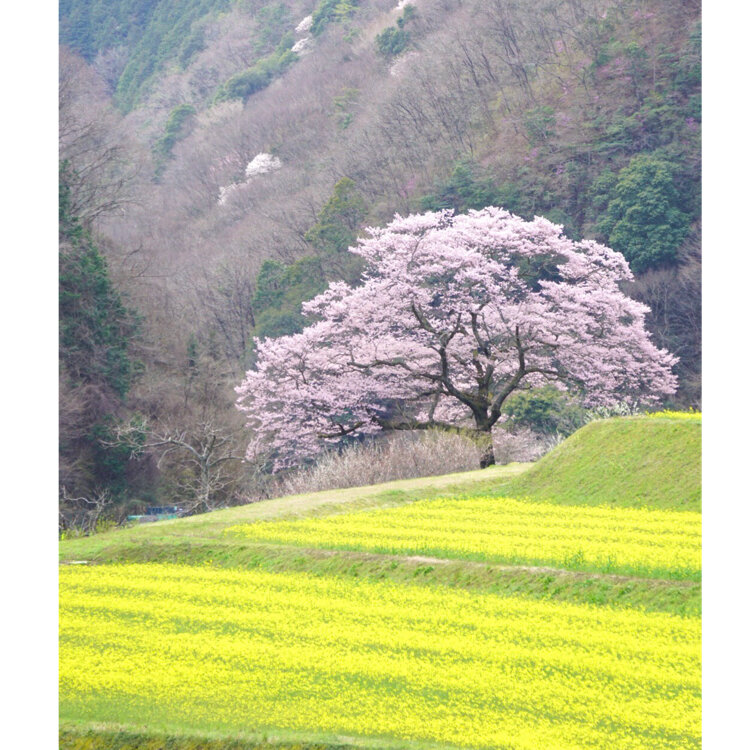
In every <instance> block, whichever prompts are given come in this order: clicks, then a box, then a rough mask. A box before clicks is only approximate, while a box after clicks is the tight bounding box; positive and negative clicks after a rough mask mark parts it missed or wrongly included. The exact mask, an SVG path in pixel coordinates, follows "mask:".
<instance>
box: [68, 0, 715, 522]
mask: <svg viewBox="0 0 750 750" xmlns="http://www.w3.org/2000/svg"><path fill="white" fill-rule="evenodd" d="M396 1H397V0H387V1H386V0H359V2H357V0H289V2H282V1H280V0H274V1H273V2H266V0H189V1H183V0H114V1H111V2H110V1H108V2H104V0H61V3H60V43H61V58H60V60H61V63H60V76H61V104H60V107H61V110H60V115H61V150H60V158H61V175H62V178H61V184H62V192H61V238H62V244H61V256H60V261H61V271H62V276H61V308H60V312H61V323H62V330H61V379H62V381H61V393H62V394H63V396H64V398H63V404H62V406H63V418H62V420H61V450H62V452H63V457H64V460H63V462H62V467H63V472H62V473H61V480H60V481H61V488H64V493H65V497H66V498H67V500H66V503H67V504H64V508H65V509H66V510H65V513H66V515H65V519H66V520H65V523H73V519H74V518H78V517H79V516H81V514H83V515H84V516H86V513H88V511H89V510H90V509H91V508H94V509H99V508H101V507H104V505H106V504H107V501H108V500H112V499H114V500H116V501H117V502H116V507H117V508H118V512H119V513H120V514H123V513H126V512H127V508H128V507H132V508H134V509H137V508H140V507H142V506H143V505H145V504H167V503H169V502H171V501H176V500H177V499H178V498H179V499H180V501H181V502H185V498H192V499H191V500H189V502H188V504H189V505H190V509H193V510H197V509H200V508H203V509H206V508H209V507H218V506H219V505H222V504H229V503H234V502H238V501H240V500H242V499H245V500H247V499H248V498H251V497H256V496H259V495H262V493H263V492H264V491H265V489H264V488H265V486H266V483H267V482H268V481H269V480H268V477H267V474H266V473H265V468H266V467H265V466H264V465H263V464H262V463H261V464H259V465H258V466H250V465H249V464H241V463H240V461H239V460H238V458H237V457H238V456H241V455H242V454H243V453H244V446H245V444H246V442H247V440H246V437H245V436H243V418H242V416H241V415H240V414H239V413H238V412H237V410H236V409H235V408H234V399H235V393H234V390H233V388H234V386H236V385H238V383H239V382H240V380H241V378H242V375H243V372H244V371H245V370H246V369H247V367H248V366H249V365H251V364H252V362H253V357H254V345H253V337H255V336H261V337H263V336H278V335H282V334H288V333H293V332H298V331H300V330H302V327H303V326H304V325H305V324H306V319H305V318H304V316H303V315H302V314H301V303H302V302H303V301H305V300H308V299H310V298H312V297H313V296H314V295H316V294H317V293H319V292H321V291H322V290H323V289H324V288H325V287H326V285H327V283H328V282H330V281H333V280H340V279H344V280H346V281H348V282H349V283H352V284H356V283H357V281H358V278H359V274H360V272H361V265H360V260H359V258H358V257H357V256H354V255H352V254H350V253H347V251H346V249H347V247H349V246H350V245H351V244H353V243H354V242H355V241H356V238H357V236H358V235H360V234H361V232H362V229H363V227H365V226H367V225H377V226H382V225H384V224H386V223H387V222H388V221H390V220H391V219H392V218H393V214H394V213H396V212H398V213H400V214H402V215H406V214H408V213H413V212H421V211H427V210H440V209H453V210H455V211H456V212H458V213H462V212H466V211H468V210H469V209H478V208H482V207H484V206H489V205H494V206H502V207H504V208H506V209H508V210H509V211H511V212H513V213H515V214H517V215H519V216H521V217H523V218H525V219H531V218H533V217H534V216H535V215H540V216H544V217H546V218H548V219H550V220H552V221H554V222H556V223H559V224H562V225H564V231H565V233H566V235H567V236H568V237H570V238H572V239H575V240H578V239H582V238H591V239H596V240H598V241H601V242H603V243H605V244H607V245H609V246H610V247H612V248H614V249H615V250H619V251H620V252H622V253H623V254H624V255H625V257H626V258H627V260H628V262H629V263H630V265H631V268H632V270H633V272H634V273H635V275H636V279H635V281H634V282H631V283H629V284H628V288H627V289H626V290H625V291H626V292H627V293H628V294H629V295H631V296H633V297H635V298H636V299H638V300H641V301H643V302H645V303H646V304H647V305H649V306H650V307H651V313H650V315H649V316H648V319H647V325H648V328H649V330H650V331H651V334H652V336H653V338H654V341H655V342H656V343H657V344H658V345H659V346H661V347H665V348H667V349H669V350H670V351H671V352H673V353H674V354H676V355H677V356H678V357H680V362H679V364H678V365H677V368H676V372H677V375H678V377H679V382H680V389H679V391H678V393H677V396H676V397H675V402H676V403H677V404H679V405H681V406H699V405H700V366H701V363H700V352H701V346H700V340H701V339H700V333H701V332H700V320H701V315H700V267H701V251H700V247H701V242H700V236H701V233H700V159H701V153H700V143H701V141H700V128H701V30H700V4H699V3H698V2H678V1H677V0H648V1H646V0H559V1H555V2H553V1H552V0H483V1H480V0H412V2H404V0H402V2H399V3H398V5H396ZM561 399H562V397H559V398H557V397H554V398H553V397H551V396H550V395H549V393H547V394H545V395H544V396H541V397H540V400H539V401H538V402H536V405H532V407H531V408H526V410H525V412H524V410H523V409H521V408H520V407H521V406H523V405H522V404H520V405H517V406H516V411H517V412H518V413H521V412H524V414H525V415H526V417H527V418H528V419H527V422H528V423H529V424H530V425H531V427H532V428H533V429H536V430H537V432H540V433H544V432H545V431H546V432H547V433H549V432H554V431H555V430H556V429H557V427H558V426H560V425H563V423H565V424H569V423H570V424H573V423H575V426H577V425H578V424H580V420H579V414H578V412H576V409H577V408H578V407H576V405H575V404H571V403H569V402H568V401H566V400H564V399H562V400H561ZM553 402H554V403H553ZM527 406H528V405H527ZM511 411H512V410H511ZM579 411H580V409H579ZM529 415H531V417H529ZM550 419H551V420H552V422H553V428H552V429H550V427H549V425H550ZM566 420H567V421H566ZM571 420H572V422H571ZM576 420H579V421H576ZM521 421H522V420H521ZM527 426H528V425H527ZM560 430H561V431H563V432H564V431H565V428H562V427H560ZM560 430H558V431H560ZM103 467H106V470H105V469H104V468H103ZM126 501H127V502H126ZM128 504H129V505H128ZM112 507H113V506H112ZM97 512H98V511H97ZM86 518H89V519H91V518H95V516H91V515H88V516H86Z"/></svg>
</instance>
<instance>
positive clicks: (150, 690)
mask: <svg viewBox="0 0 750 750" xmlns="http://www.w3.org/2000/svg"><path fill="white" fill-rule="evenodd" d="M700 426H701V425H700V419H699V418H696V417H693V416H691V417H690V418H683V417H679V416H678V417H676V418H672V417H671V415H670V414H668V413H664V414H660V415H658V418H648V419H641V418H632V419H616V420H606V421H603V422H599V423H596V422H595V423H591V424H590V425H587V426H586V427H585V428H583V429H582V430H580V431H578V432H577V433H576V434H575V435H573V436H572V437H571V438H569V439H568V440H567V441H566V442H565V443H563V444H562V445H561V446H559V447H558V448H557V449H556V450H555V451H552V452H551V453H550V454H548V456H546V457H545V458H544V459H542V460H540V461H539V462H538V463H537V464H535V465H534V466H532V467H512V468H508V469H506V468H503V467H496V468H495V469H494V470H485V471H483V472H470V473H467V474H466V475H453V476H450V477H437V478H434V479H430V478H422V479H420V480H414V481H413V482H412V481H411V480H409V481H402V482H396V483H392V484H383V485H379V486H373V487H369V488H355V489H352V490H343V491H342V490H340V491H337V492H332V493H326V492H323V493H316V494H311V495H299V496H295V497H289V498H278V499H275V500H270V501H266V502H263V503H256V504H252V505H248V506H244V507H237V508H230V509H226V510H222V511H217V512H215V513H210V514H205V515H203V516H195V517H192V518H186V519H180V520H175V521H166V522H163V523H155V524H150V525H147V526H142V527H134V528H129V529H118V530H113V531H110V532H105V533H103V534H98V535H94V536H91V537H87V538H81V539H74V540H66V541H64V542H62V543H61V560H62V561H63V562H73V561H78V562H80V561H86V562H88V563H89V565H63V566H62V567H61V570H60V720H61V724H60V726H61V733H60V747H61V750H154V748H169V749H170V750H206V748H209V747H211V748H213V750H220V749H224V748H231V750H292V749H294V750H355V749H357V750H458V749H460V748H464V749H465V750H466V749H469V748H473V749H475V750H479V749H489V748H493V749H497V750H540V749H542V748H543V749H544V750H546V749H547V748H550V749H554V750H566V749H568V748H569V749H571V750H572V748H601V749H602V750H604V749H606V750H611V748H617V750H623V749H624V750H635V749H636V748H644V749H645V748H648V749H649V750H665V749H669V748H680V749H681V750H682V749H684V748H698V747H700V746H701V620H700V607H701V599H700V591H701V583H700V577H701V549H700V542H701V539H700V536H701V515H700V513H699V512H698V511H699V508H700ZM514 498H515V499H514ZM518 498H521V499H518ZM431 558H434V559H431Z"/></svg>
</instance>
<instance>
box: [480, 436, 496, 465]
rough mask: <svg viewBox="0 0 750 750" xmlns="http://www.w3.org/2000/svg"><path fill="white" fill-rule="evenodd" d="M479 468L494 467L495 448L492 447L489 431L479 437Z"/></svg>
mask: <svg viewBox="0 0 750 750" xmlns="http://www.w3.org/2000/svg"><path fill="white" fill-rule="evenodd" d="M479 450H480V451H481V453H480V455H479V468H480V469H486V468H487V467H488V466H494V465H495V448H494V446H493V445H492V431H491V430H489V431H487V432H486V433H484V434H483V435H482V436H481V439H480V440H479Z"/></svg>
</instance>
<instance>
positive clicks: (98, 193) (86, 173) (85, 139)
mask: <svg viewBox="0 0 750 750" xmlns="http://www.w3.org/2000/svg"><path fill="white" fill-rule="evenodd" d="M59 74H60V77H59V159H60V164H61V169H62V170H63V172H64V174H63V177H64V180H65V183H66V185H67V186H68V188H69V201H70V210H71V213H72V214H73V215H74V216H77V217H78V219H79V220H80V221H81V222H82V224H83V225H84V226H86V227H89V228H90V227H91V225H92V224H93V222H95V221H96V219H98V218H99V217H100V216H103V215H105V214H108V213H113V212H116V211H118V210H120V209H122V208H123V206H125V205H126V204H127V203H128V202H130V201H131V200H132V196H131V195H130V187H131V184H132V182H133V180H134V179H135V176H136V173H137V170H136V167H135V165H134V164H133V162H132V161H131V160H130V158H129V155H128V148H127V147H126V146H125V144H124V138H123V136H122V135H121V134H119V133H118V128H117V120H118V118H117V115H116V114H115V112H114V109H113V108H112V106H111V105H110V104H109V100H108V97H107V93H106V88H105V86H104V83H103V81H102V80H101V79H100V78H98V76H97V75H96V74H95V73H94V72H93V70H92V69H91V68H90V67H89V66H87V64H86V63H85V61H84V60H82V59H81V58H80V57H77V56H76V55H75V54H73V53H72V52H70V51H69V50H67V49H66V48H64V47H63V48H61V50H60V67H59Z"/></svg>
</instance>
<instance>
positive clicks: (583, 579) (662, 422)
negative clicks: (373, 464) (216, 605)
mask: <svg viewBox="0 0 750 750" xmlns="http://www.w3.org/2000/svg"><path fill="white" fill-rule="evenodd" d="M700 427H701V425H700V421H696V420H674V419H648V420H646V419H642V418H633V419H616V420H605V421H601V422H595V423H592V424H590V425H587V426H586V427H584V428H583V429H581V430H579V431H578V432H577V433H576V434H575V435H573V436H572V437H571V438H569V439H568V440H566V441H565V442H564V443H563V444H562V445H560V446H559V447H558V448H556V449H555V450H553V451H552V452H551V453H549V454H548V455H547V456H545V457H544V458H543V459H542V460H541V461H539V462H538V463H537V464H534V465H523V464H514V465H510V466H496V467H492V468H490V469H485V470H484V471H472V472H465V473H461V474H451V475H444V476H440V477H424V478H420V479H410V480H402V481H396V482H388V483H385V484H381V485H373V486H370V487H358V488H351V489H345V490H333V491H328V492H316V493H311V494H306V495H295V496H291V497H285V498H278V499H274V500H267V501H263V502H259V503H254V504H252V505H247V506H242V507H238V508H229V509H226V510H221V511H216V512H214V513H209V514H205V515H199V516H193V517H191V518H185V519H180V520H175V521H163V522H159V523H155V524H149V525H143V526H136V527H131V528H125V529H115V530H112V531H109V532H105V533H103V534H97V535H95V536H91V537H83V538H79V539H71V540H67V541H64V542H62V543H61V544H60V559H61V561H62V562H70V561H74V560H86V561H88V562H90V563H104V562H169V563H186V564H207V563H209V564H211V565H214V566H216V567H241V568H246V569H247V568H258V569H261V570H268V571H276V572H279V571H284V570H292V571H297V572H309V573H313V574H316V575H332V574H335V575H351V576H355V577H365V578H372V579H382V578H389V579H392V580H399V581H410V582H417V583H420V584H423V585H431V584H436V585H450V586H455V587H460V588H469V589H474V590H485V591H492V592H496V593H499V592H507V593H513V594H525V595H528V596H531V597H533V598H543V599H546V598H554V599H559V600H564V601H572V602H590V603H595V604H605V603H609V604H613V605H616V606H617V605H622V606H627V607H633V606H643V607H646V608H647V609H654V610H658V611H667V612H676V613H679V614H692V613H697V612H699V611H700V586H699V585H698V584H697V583H693V582H689V581H668V580H661V579H658V578H654V579H652V580H643V579H642V578H641V577H638V576H627V575H614V574H612V575H608V574H602V575H590V574H587V573H586V572H585V571H580V570H571V569H567V568H566V567H565V566H564V565H560V566H555V567H553V566H549V565H548V566H535V565H528V564H527V565H525V566H520V565H519V564H512V565H504V564H492V563H484V562H477V561H473V560H460V559H450V558H447V559H444V560H441V561H440V562H434V561H430V562H425V561H424V560H421V559H418V555H417V554H405V555H404V554H401V555H394V554H377V553H373V552H369V551H367V550H336V549H326V548H322V547H319V546H302V545H299V544H272V543H267V542H263V541H259V540H257V539H255V540H254V539H251V538H243V537H241V536H238V535H235V534H231V533H229V534H228V533H226V532H227V529H230V528H231V527H234V526H237V525H241V524H249V523H254V522H256V521H269V520H281V519H286V520H288V519H304V518H321V517H326V516H329V515H334V514H340V513H348V512H350V511H353V510H364V509H367V508H384V507H397V506H401V505H404V504H407V503H411V502H413V501H416V500H422V499H428V498H434V497H451V496H453V497H466V498H470V497H481V496H486V495H490V494H492V495H496V496H506V497H524V498H531V499H533V500H540V501H544V502H545V503H561V504H573V503H574V502H575V504H577V505H582V504H586V505H609V506H616V507H649V508H656V509H674V510H687V511H698V510H699V509H700V432H701V430H700ZM535 568H539V569H535Z"/></svg>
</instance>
